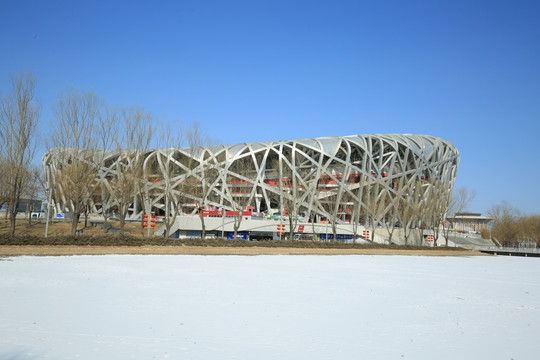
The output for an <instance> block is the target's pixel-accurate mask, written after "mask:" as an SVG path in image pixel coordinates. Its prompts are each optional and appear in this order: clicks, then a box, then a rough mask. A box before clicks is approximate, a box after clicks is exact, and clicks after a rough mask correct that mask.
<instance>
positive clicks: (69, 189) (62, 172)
mask: <svg viewBox="0 0 540 360" xmlns="http://www.w3.org/2000/svg"><path fill="white" fill-rule="evenodd" d="M102 109H103V103H102V101H101V100H100V99H99V98H98V97H97V96H96V95H95V94H93V93H78V92H75V91H73V90H71V91H68V92H66V93H65V94H63V95H61V96H60V97H59V98H58V102H57V104H56V105H55V107H54V110H55V114H56V120H57V124H56V127H55V128H54V130H53V133H52V135H51V138H50V139H51V143H50V144H49V145H52V146H53V147H55V149H53V150H52V151H55V153H56V162H55V164H54V166H55V172H56V173H55V178H54V186H55V188H54V194H55V202H56V203H57V204H58V203H61V204H63V205H64V206H65V207H66V208H67V209H68V210H69V212H70V213H71V216H72V219H71V233H72V235H76V233H77V225H78V223H79V220H80V216H81V214H83V213H84V212H85V211H87V208H88V206H89V204H90V202H91V200H92V195H93V193H94V191H95V189H96V187H97V186H98V169H99V167H100V164H101V162H102V160H103V156H104V154H105V152H104V151H103V150H102V149H100V150H101V151H100V150H98V149H99V147H100V143H99V140H98V139H99V131H100V130H99V129H100V128H101V127H100V126H99V123H100V121H104V117H103V116H102V115H103V114H102V113H101V111H102Z"/></svg>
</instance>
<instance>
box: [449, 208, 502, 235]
mask: <svg viewBox="0 0 540 360" xmlns="http://www.w3.org/2000/svg"><path fill="white" fill-rule="evenodd" d="M446 220H447V221H448V223H449V224H448V226H450V228H452V229H456V230H457V231H467V232H470V231H473V232H476V231H480V229H481V228H483V227H487V224H488V223H489V222H490V221H491V220H493V218H491V217H488V216H482V214H481V213H472V212H461V213H456V214H455V215H454V216H449V217H447V218H446Z"/></svg>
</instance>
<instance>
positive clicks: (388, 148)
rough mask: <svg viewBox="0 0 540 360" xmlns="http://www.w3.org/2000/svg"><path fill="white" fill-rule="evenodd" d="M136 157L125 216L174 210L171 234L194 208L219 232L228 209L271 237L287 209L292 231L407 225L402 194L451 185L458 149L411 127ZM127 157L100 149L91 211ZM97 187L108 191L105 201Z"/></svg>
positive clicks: (59, 194)
mask: <svg viewBox="0 0 540 360" xmlns="http://www.w3.org/2000/svg"><path fill="white" fill-rule="evenodd" d="M60 153H61V151H60V150H59V149H52V150H50V151H48V152H47V153H46V154H45V156H44V158H43V166H44V168H45V174H46V179H47V182H48V188H49V189H51V191H52V202H51V204H53V205H54V206H55V209H56V211H57V212H62V211H66V208H67V203H68V202H69V201H70V199H68V198H67V197H66V196H65V194H63V190H62V187H61V186H60V185H58V184H59V182H58V181H57V179H58V178H59V177H60V176H63V175H62V174H61V171H62V168H63V165H62V161H63V160H62V159H64V157H62V156H60ZM126 159H128V160H126ZM138 159H141V162H140V164H141V165H140V166H141V177H142V183H143V184H142V188H143V189H144V194H142V195H141V194H139V193H133V194H132V200H131V201H130V203H129V213H128V214H129V215H128V218H129V219H133V220H137V219H139V220H140V219H141V217H142V216H143V214H145V213H148V212H152V213H154V214H156V215H157V216H158V217H159V216H162V217H169V216H171V214H173V213H174V212H175V211H177V213H179V214H180V215H179V216H178V220H177V221H176V223H177V224H176V225H175V227H174V229H173V230H174V231H173V232H174V236H180V237H182V236H196V234H197V231H199V234H200V225H197V224H198V223H199V222H200V221H199V218H201V217H205V218H207V220H208V222H207V225H206V230H207V232H208V233H209V234H215V235H216V236H220V235H225V233H227V232H230V231H231V230H232V227H231V226H232V225H231V224H232V222H231V224H229V222H227V216H229V215H231V214H232V215H234V213H235V212H239V211H241V212H243V213H244V216H245V220H246V221H245V222H244V225H242V226H241V227H240V229H239V231H241V232H243V233H247V234H248V235H251V236H252V237H257V236H260V237H274V238H275V236H276V233H279V231H277V230H276V229H277V228H276V225H275V224H276V221H277V222H284V223H287V222H286V221H285V218H286V217H289V218H291V217H294V219H295V225H294V228H293V229H292V232H294V233H295V234H296V233H299V232H303V233H307V232H308V230H307V229H308V228H310V230H309V232H312V230H311V228H312V229H313V232H314V233H315V232H316V233H318V234H319V235H321V234H323V233H325V231H324V230H322V229H323V228H324V227H326V228H328V226H329V225H328V224H329V223H330V224H334V223H335V224H336V226H337V228H338V233H340V232H341V233H342V235H347V234H349V235H350V234H352V233H353V230H351V229H352V228H353V225H354V224H359V225H360V226H361V228H368V227H369V226H368V223H369V224H372V225H373V226H379V227H382V226H384V224H385V223H386V222H388V221H390V219H393V220H392V221H393V222H395V223H396V224H399V225H398V226H401V227H403V226H407V224H406V222H407V221H405V219H403V218H402V219H401V220H400V219H399V217H398V218H397V220H396V214H397V213H398V212H399V211H404V208H406V207H407V206H409V205H410V204H409V205H408V203H407V199H409V198H411V197H413V196H414V194H421V195H420V197H421V198H422V200H423V201H424V202H426V203H427V202H428V201H431V202H435V201H437V199H436V198H435V197H438V198H440V197H443V196H447V195H448V194H450V193H451V191H452V188H453V185H454V179H455V176H456V171H457V167H458V164H459V154H458V151H457V149H456V148H455V147H454V145H452V144H451V143H449V142H448V141H445V140H443V139H441V138H438V137H434V136H427V135H411V134H377V135H352V136H343V137H322V138H306V139H300V140H281V141H268V142H254V143H243V144H235V145H219V146H207V147H197V148H166V149H152V150H145V151H144V152H143V153H142V154H138ZM126 161H129V157H126V156H125V151H119V150H117V151H108V152H105V153H104V155H103V156H102V160H101V161H100V164H98V166H97V172H96V177H95V180H94V184H95V186H94V188H93V189H92V190H89V194H88V201H89V208H90V209H91V212H92V213H93V214H95V215H99V214H103V213H104V212H112V213H114V212H115V211H117V209H116V206H117V204H116V205H115V201H114V197H113V196H112V195H113V189H112V182H113V181H114V179H115V178H117V177H118V176H120V173H121V172H122V167H121V165H122V164H123V165H122V166H125V162H126ZM97 189H99V191H98V190H97ZM420 190H421V191H420ZM107 192H109V194H106V193H107ZM104 195H108V198H111V197H112V198H113V201H110V202H109V203H108V205H107V206H105V204H104V202H103V200H102V199H103V198H104ZM396 199H404V200H405V201H397V200H396ZM410 206H412V205H410ZM444 211H446V209H444ZM201 212H202V213H201ZM195 215H202V216H195ZM265 219H266V220H267V221H264V220H265ZM260 221H263V222H260ZM271 221H274V223H271ZM268 224H269V225H268ZM291 224H292V223H291ZM298 224H304V225H303V226H302V225H298ZM308 224H309V225H308ZM300 226H302V231H299V229H300ZM290 231H291V229H290V228H287V232H290ZM354 232H356V231H354ZM326 233H328V230H326Z"/></svg>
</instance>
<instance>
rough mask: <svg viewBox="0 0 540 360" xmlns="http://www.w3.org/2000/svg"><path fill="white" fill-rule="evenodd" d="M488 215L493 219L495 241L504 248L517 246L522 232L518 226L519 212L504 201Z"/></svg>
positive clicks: (492, 233) (492, 229)
mask: <svg viewBox="0 0 540 360" xmlns="http://www.w3.org/2000/svg"><path fill="white" fill-rule="evenodd" d="M488 213H489V215H490V216H491V217H492V218H493V225H492V227H491V235H492V237H493V239H494V240H496V241H497V242H499V244H501V245H503V246H511V245H513V244H515V243H516V242H517V241H518V240H519V232H520V231H519V226H518V219H519V218H520V213H519V210H517V209H516V208H514V207H512V206H511V205H510V204H509V203H507V202H506V201H503V202H502V203H501V204H497V205H494V206H493V207H492V208H491V209H490V210H489V211H488Z"/></svg>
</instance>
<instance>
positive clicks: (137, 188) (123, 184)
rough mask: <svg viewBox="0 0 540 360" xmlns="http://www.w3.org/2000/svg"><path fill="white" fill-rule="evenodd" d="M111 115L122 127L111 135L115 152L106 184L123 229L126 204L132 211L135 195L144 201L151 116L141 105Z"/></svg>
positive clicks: (146, 188)
mask: <svg viewBox="0 0 540 360" xmlns="http://www.w3.org/2000/svg"><path fill="white" fill-rule="evenodd" d="M115 116H117V117H118V122H119V124H120V125H121V127H122V128H121V130H120V131H119V132H118V136H117V137H116V139H115V146H116V154H117V156H116V159H115V163H114V166H112V168H113V169H114V173H112V174H110V176H111V180H110V181H109V184H110V187H111V192H112V197H113V198H114V202H115V204H116V208H117V211H118V217H119V220H120V229H121V230H123V229H124V226H125V224H126V217H127V215H128V213H129V211H130V208H132V211H136V209H134V208H133V207H134V206H135V204H134V203H135V199H136V198H137V197H139V198H140V199H141V202H142V203H143V205H144V204H146V203H147V202H148V201H145V199H147V198H148V193H147V191H148V179H147V176H146V174H145V173H144V170H145V161H146V160H147V159H146V157H145V154H146V152H147V150H148V147H149V145H150V141H151V139H152V126H153V123H154V118H153V116H152V114H150V113H149V112H146V111H145V110H144V109H143V108H142V107H131V108H127V109H121V110H119V111H118V114H117V115H115ZM144 206H145V211H146V212H147V213H148V212H150V210H149V209H146V207H148V206H147V204H146V205H144Z"/></svg>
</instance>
